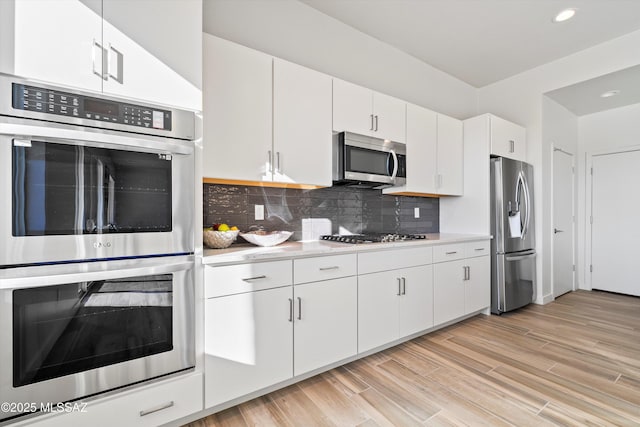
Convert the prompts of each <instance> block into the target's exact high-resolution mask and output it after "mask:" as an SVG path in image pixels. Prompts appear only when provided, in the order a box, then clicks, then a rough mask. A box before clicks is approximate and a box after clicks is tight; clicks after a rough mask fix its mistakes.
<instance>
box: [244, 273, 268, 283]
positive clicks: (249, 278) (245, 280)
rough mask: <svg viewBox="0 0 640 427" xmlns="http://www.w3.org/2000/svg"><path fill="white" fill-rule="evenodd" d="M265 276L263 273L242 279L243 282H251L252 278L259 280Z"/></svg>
mask: <svg viewBox="0 0 640 427" xmlns="http://www.w3.org/2000/svg"><path fill="white" fill-rule="evenodd" d="M266 278H267V276H265V275H264V274H263V275H261V276H254V277H247V278H246V279H242V281H243V282H251V281H252V280H260V279H266Z"/></svg>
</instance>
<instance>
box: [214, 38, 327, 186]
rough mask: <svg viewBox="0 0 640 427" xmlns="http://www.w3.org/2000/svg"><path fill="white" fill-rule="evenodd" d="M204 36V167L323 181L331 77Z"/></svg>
mask: <svg viewBox="0 0 640 427" xmlns="http://www.w3.org/2000/svg"><path fill="white" fill-rule="evenodd" d="M203 37H204V109H203V121H204V156H203V175H204V176H205V177H208V178H215V179H224V180H241V181H265V182H281V183H293V184H303V185H315V186H330V185H331V148H332V147H331V77H329V76H327V75H325V74H322V73H319V72H316V71H313V70H310V69H308V68H305V67H302V66H300V65H296V64H293V63H290V62H287V61H283V60H280V59H277V58H273V57H272V56H270V55H266V54H264V53H262V52H259V51H256V50H253V49H249V48H247V47H244V46H241V45H239V44H236V43H232V42H229V41H227V40H223V39H220V38H218V37H214V36H211V35H209V34H204V35H203Z"/></svg>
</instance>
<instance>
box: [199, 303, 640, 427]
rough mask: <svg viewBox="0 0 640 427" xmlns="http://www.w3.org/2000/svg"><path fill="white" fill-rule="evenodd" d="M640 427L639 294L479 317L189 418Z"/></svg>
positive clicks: (254, 422)
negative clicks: (242, 402)
mask: <svg viewBox="0 0 640 427" xmlns="http://www.w3.org/2000/svg"><path fill="white" fill-rule="evenodd" d="M420 425H436V426H459V425H472V426H477V425H488V426H501V425H513V426H544V425H562V426H572V425H573V426H585V425H616V426H625V425H629V426H631V425H634V426H638V425H640V298H636V297H628V296H622V295H615V294H608V293H604V292H596V291H594V292H586V291H578V292H573V293H570V294H567V295H564V296H562V297H560V298H559V299H557V300H556V301H555V302H553V303H551V304H548V305H546V306H538V305H530V306H528V307H526V308H524V309H521V310H519V311H517V312H515V313H510V314H506V315H503V316H482V315H480V316H476V317H473V318H471V319H469V320H467V321H465V322H462V323H459V324H457V325H453V326H451V327H448V328H446V329H442V330H440V331H437V332H434V333H431V334H428V335H425V336H422V337H420V338H417V339H414V340H412V341H410V342H407V343H405V344H402V345H399V346H397V347H394V348H391V349H389V350H386V351H383V352H381V353H377V354H374V355H372V356H369V357H367V358H365V359H361V360H358V361H355V362H352V363H349V364H347V365H345V366H342V367H340V368H337V369H334V370H331V371H329V372H326V373H324V374H321V375H318V376H315V377H313V378H310V379H308V380H306V381H303V382H301V383H298V384H295V385H292V386H290V387H287V388H285V389H282V390H279V391H276V392H273V393H271V394H269V395H266V396H264V397H261V398H258V399H254V400H252V401H250V402H247V403H244V404H242V405H239V406H236V407H233V408H230V409H228V410H226V411H223V412H220V413H217V414H214V415H212V416H209V417H207V418H204V419H202V420H198V421H196V422H194V423H191V424H189V427H204V426H363V427H364V426H366V427H371V426H403V427H404V426H420Z"/></svg>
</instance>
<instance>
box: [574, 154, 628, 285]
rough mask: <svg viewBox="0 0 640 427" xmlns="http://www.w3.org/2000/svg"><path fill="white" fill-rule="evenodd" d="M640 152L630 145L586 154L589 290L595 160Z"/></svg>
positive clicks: (585, 255)
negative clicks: (611, 155) (607, 156)
mask: <svg viewBox="0 0 640 427" xmlns="http://www.w3.org/2000/svg"><path fill="white" fill-rule="evenodd" d="M631 151H640V145H629V146H626V147H618V148H609V149H605V150H596V151H587V152H585V171H584V174H585V187H586V188H585V215H584V216H585V218H584V222H585V245H584V261H585V263H584V277H585V287H586V289H587V290H592V289H593V283H592V281H591V266H592V264H593V254H592V239H593V222H592V216H593V173H592V171H593V158H594V157H598V156H606V155H609V154H620V153H628V152H631Z"/></svg>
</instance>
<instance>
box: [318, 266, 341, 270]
mask: <svg viewBox="0 0 640 427" xmlns="http://www.w3.org/2000/svg"><path fill="white" fill-rule="evenodd" d="M339 269H340V266H338V265H332V266H331V267H320V271H327V270H339Z"/></svg>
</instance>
